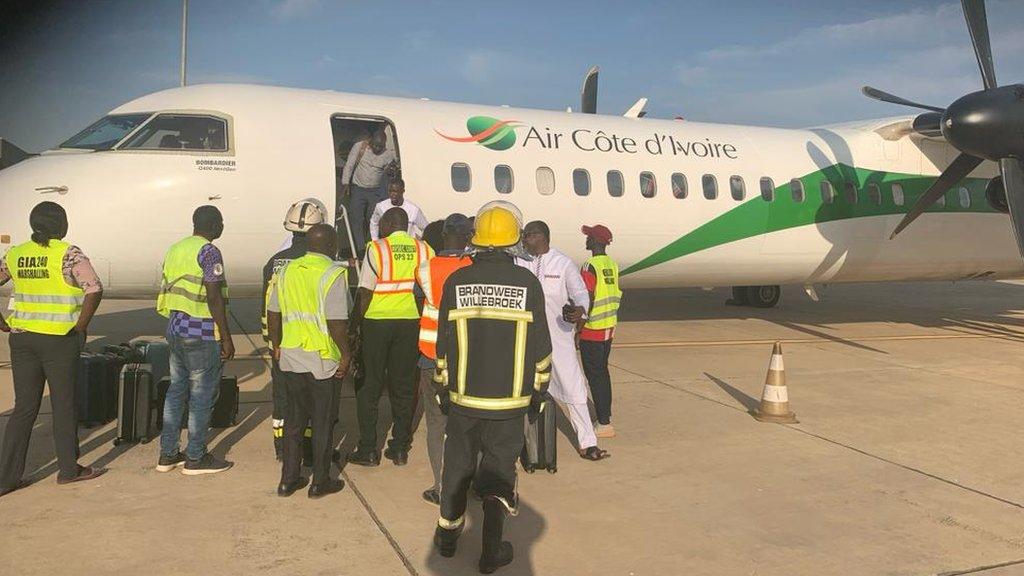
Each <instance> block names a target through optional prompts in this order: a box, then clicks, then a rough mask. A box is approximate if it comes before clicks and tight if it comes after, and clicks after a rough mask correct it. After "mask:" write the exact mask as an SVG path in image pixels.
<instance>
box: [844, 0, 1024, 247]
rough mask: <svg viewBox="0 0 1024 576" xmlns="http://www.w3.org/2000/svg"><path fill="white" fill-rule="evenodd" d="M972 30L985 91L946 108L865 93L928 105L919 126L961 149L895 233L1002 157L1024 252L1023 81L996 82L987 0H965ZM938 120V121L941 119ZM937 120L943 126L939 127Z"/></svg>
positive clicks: (888, 97) (873, 92)
mask: <svg viewBox="0 0 1024 576" xmlns="http://www.w3.org/2000/svg"><path fill="white" fill-rule="evenodd" d="M961 1H962V4H963V9H964V17H965V19H966V20H967V29H968V31H969V32H970V35H971V43H972V44H973V45H974V53H975V55H976V56H977V58H978V68H979V69H980V71H981V78H982V84H983V86H984V90H981V91H978V92H972V93H970V94H967V95H966V96H962V97H961V98H959V99H958V100H956V101H955V102H953V103H952V104H950V105H949V107H948V108H945V109H942V108H938V107H936V106H929V105H927V104H920V103H918V102H914V101H912V100H907V99H906V98H901V97H899V96H895V95H893V94H889V93H888V92H883V91H881V90H878V89H876V88H872V87H870V86H865V87H864V89H863V92H864V95H865V96H867V97H869V98H873V99H875V100H881V101H883V102H890V103H892V104H901V105H903V106H911V107H914V108H920V109H923V110H928V111H929V112H926V113H924V114H921V115H920V116H918V117H917V118H916V119H915V120H914V129H915V131H917V132H918V133H920V134H923V135H926V136H936V135H937V134H936V128H938V130H939V131H941V134H942V136H943V137H945V139H946V141H947V142H949V143H950V144H951V145H952V146H953V147H954V148H956V149H957V150H959V151H960V155H959V156H957V158H956V159H955V160H953V162H952V163H951V164H950V165H949V166H947V167H946V169H945V170H943V172H942V174H941V175H940V176H939V177H938V179H936V180H935V182H934V183H932V185H931V186H930V187H929V188H928V190H926V191H925V193H924V194H922V195H921V197H920V198H918V199H917V202H915V203H914V205H913V206H912V207H911V209H910V210H909V211H908V212H907V215H906V216H905V217H904V218H903V220H902V221H901V222H900V223H899V225H898V226H896V229H895V230H894V231H893V233H892V237H895V236H896V235H897V234H899V233H900V232H901V231H903V230H904V229H905V228H906V227H907V226H909V225H910V223H911V222H913V221H914V220H915V219H917V217H918V216H920V215H921V214H922V213H923V212H924V211H925V210H927V209H928V207H930V206H931V205H932V204H934V203H935V201H936V200H938V199H939V198H940V197H941V196H942V195H943V194H945V193H946V191H947V190H949V189H950V188H952V187H953V185H954V184H956V183H957V182H959V181H960V180H962V179H963V178H965V177H966V176H967V175H968V174H970V173H971V171H973V170H974V169H975V168H977V167H978V165H979V164H981V162H982V161H983V160H992V161H996V162H999V170H1000V172H1001V173H1002V176H1003V187H1004V189H1005V190H1006V202H1007V205H1008V207H1009V212H1010V220H1011V221H1012V222H1013V231H1014V235H1015V236H1016V239H1017V247H1018V250H1019V251H1020V253H1021V255H1022V256H1024V163H1022V162H1021V158H1024V85H1021V84H1013V85H1008V86H1001V87H1000V86H998V85H997V84H996V75H995V66H994V65H993V63H992V46H991V43H990V41H989V34H988V21H987V18H986V16H985V2H984V0H961ZM937 120H938V121H939V122H936V121H937ZM936 124H938V126H936Z"/></svg>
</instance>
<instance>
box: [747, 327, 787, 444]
mask: <svg viewBox="0 0 1024 576" xmlns="http://www.w3.org/2000/svg"><path fill="white" fill-rule="evenodd" d="M750 413H751V415H753V416H754V418H756V419H758V420H760V421H761V422H775V423H776V424H796V423H797V422H798V421H797V419H796V414H795V413H793V412H791V411H790V410H789V392H788V391H787V390H786V367H785V366H783V364H782V343H781V342H776V343H775V348H774V349H773V350H772V360H771V363H769V364H768V375H767V376H765V378H764V391H763V392H761V405H760V406H758V407H757V408H755V409H754V410H751V411H750Z"/></svg>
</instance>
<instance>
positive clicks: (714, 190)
mask: <svg viewBox="0 0 1024 576" xmlns="http://www.w3.org/2000/svg"><path fill="white" fill-rule="evenodd" d="M700 184H701V187H702V188H704V197H705V198H707V199H708V200H714V199H715V198H718V179H717V178H715V175H714V174H705V175H704V176H702V177H701V179H700Z"/></svg>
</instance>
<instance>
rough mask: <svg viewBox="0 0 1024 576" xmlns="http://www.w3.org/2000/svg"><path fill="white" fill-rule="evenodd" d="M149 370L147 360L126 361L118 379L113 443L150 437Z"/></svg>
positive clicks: (143, 441) (141, 440) (151, 393)
mask: <svg viewBox="0 0 1024 576" xmlns="http://www.w3.org/2000/svg"><path fill="white" fill-rule="evenodd" d="M153 408H154V406H153V374H152V372H150V369H149V365H148V364H139V363H134V362H133V363H130V364H126V365H125V366H124V368H123V369H122V370H121V375H120V377H119V379H118V402H117V436H116V437H114V446H118V445H120V444H124V443H134V442H142V443H143V444H145V443H146V442H149V441H150V440H152V439H153Z"/></svg>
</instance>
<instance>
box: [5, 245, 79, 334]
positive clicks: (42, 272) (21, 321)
mask: <svg viewBox="0 0 1024 576" xmlns="http://www.w3.org/2000/svg"><path fill="white" fill-rule="evenodd" d="M48 244H49V245H48V246H40V245H39V244H36V243H35V242H32V241H29V242H25V243H24V244H19V245H17V246H15V247H13V248H11V249H10V250H9V251H8V252H7V256H6V257H5V260H6V262H7V270H9V271H10V273H11V278H12V279H13V280H14V294H12V295H11V313H10V315H9V316H8V317H7V323H8V324H9V325H10V326H11V328H17V329H19V330H25V331H27V332H36V333H39V334H53V335H64V334H67V333H68V332H70V331H71V329H72V328H74V327H75V324H77V323H78V317H79V315H80V314H81V312H82V302H84V301H85V292H83V291H82V289H81V288H77V287H75V286H71V285H70V284H68V283H67V282H66V281H65V280H64V271H63V268H64V255H65V254H67V251H68V248H70V247H71V245H70V244H68V243H66V242H61V241H59V240H50V241H49V243H48Z"/></svg>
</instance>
